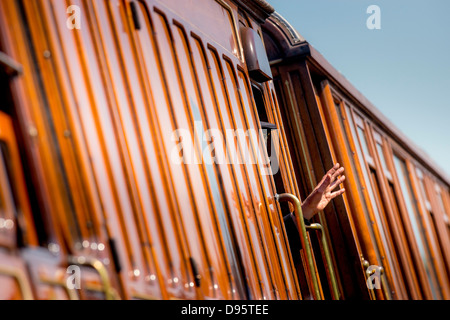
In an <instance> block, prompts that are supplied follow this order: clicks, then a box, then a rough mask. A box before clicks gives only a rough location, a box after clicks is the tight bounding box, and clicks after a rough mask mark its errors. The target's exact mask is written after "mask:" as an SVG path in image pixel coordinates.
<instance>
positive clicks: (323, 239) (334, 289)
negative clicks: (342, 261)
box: [306, 223, 339, 300]
mask: <svg viewBox="0 0 450 320" xmlns="http://www.w3.org/2000/svg"><path fill="white" fill-rule="evenodd" d="M306 229H310V230H318V231H320V234H321V237H320V238H321V242H322V247H323V251H324V254H325V260H326V264H327V268H328V273H329V275H330V281H331V289H332V293H333V299H334V300H339V288H338V284H337V280H336V274H335V272H334V267H333V261H332V259H331V253H330V249H329V246H328V239H327V236H326V235H325V230H324V229H323V226H322V225H321V224H320V223H312V224H311V225H309V226H306Z"/></svg>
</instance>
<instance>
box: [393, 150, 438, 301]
mask: <svg viewBox="0 0 450 320" xmlns="http://www.w3.org/2000/svg"><path fill="white" fill-rule="evenodd" d="M394 165H395V170H396V171H397V174H398V179H399V181H400V188H401V190H402V194H403V197H404V199H405V204H406V207H407V211H408V217H409V221H410V222H411V226H412V229H413V233H414V238H415V239H416V243H417V246H418V247H419V252H420V256H421V258H422V262H423V264H424V266H425V270H426V273H427V276H428V282H429V284H430V286H431V292H432V294H433V298H434V299H437V298H438V297H437V296H436V292H437V290H436V287H435V285H434V280H435V278H434V271H433V269H432V266H431V263H430V258H429V253H428V252H429V251H428V250H429V249H428V248H427V247H425V246H426V245H427V244H428V243H427V242H426V241H424V230H423V227H422V225H421V224H420V223H419V209H418V207H417V199H415V197H414V193H413V189H412V185H411V181H410V180H409V178H408V177H409V175H408V169H407V167H406V163H405V161H403V160H400V159H399V158H398V157H397V156H395V155H394Z"/></svg>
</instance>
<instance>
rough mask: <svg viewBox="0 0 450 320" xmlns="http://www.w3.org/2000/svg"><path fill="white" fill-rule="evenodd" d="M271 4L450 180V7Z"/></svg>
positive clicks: (407, 1)
mask: <svg viewBox="0 0 450 320" xmlns="http://www.w3.org/2000/svg"><path fill="white" fill-rule="evenodd" d="M268 2H269V3H270V4H271V5H272V6H273V7H274V8H275V9H276V11H278V12H279V13H280V14H281V15H282V16H283V17H285V18H286V19H287V20H288V21H289V22H290V23H291V24H292V26H293V27H294V28H295V29H296V30H297V31H298V32H299V33H300V34H301V35H302V36H303V37H304V38H305V39H306V40H307V41H308V42H309V43H311V44H312V45H313V46H314V47H315V48H316V49H317V50H318V51H319V52H320V53H322V55H323V56H324V57H325V58H326V59H327V60H328V61H329V62H330V63H331V64H332V65H333V66H334V67H335V68H336V69H337V70H339V71H340V72H341V73H342V74H343V75H344V76H345V77H346V78H347V79H348V80H349V81H350V82H351V83H352V84H353V85H354V86H355V87H356V88H357V89H358V90H359V91H360V92H361V93H363V94H364V95H365V96H366V97H367V98H368V99H369V100H370V101H371V102H372V103H373V104H374V105H375V106H376V107H377V108H378V109H379V110H380V111H381V112H382V113H383V114H384V115H385V116H386V117H387V118H389V119H390V120H391V121H392V123H393V124H395V125H396V126H397V127H398V128H399V129H400V130H401V131H402V132H403V133H405V135H406V136H408V137H409V138H410V139H411V140H412V141H413V142H414V143H415V144H416V145H417V146H419V147H420V148H421V149H422V150H424V151H425V152H426V153H427V154H428V155H429V156H430V157H431V158H432V159H433V160H434V162H435V163H436V164H437V165H438V166H440V167H441V168H442V169H444V171H445V172H446V173H447V176H450V1H449V0H428V1H425V0H422V1H418V0H379V1H375V0H372V1H366V0H308V1H306V0H268ZM370 5H378V6H379V7H380V9H381V29H380V30H369V29H368V28H367V27H366V21H367V19H368V18H369V16H370V14H368V13H366V10H367V8H368V7H369V6H370Z"/></svg>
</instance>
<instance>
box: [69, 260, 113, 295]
mask: <svg viewBox="0 0 450 320" xmlns="http://www.w3.org/2000/svg"><path fill="white" fill-rule="evenodd" d="M68 260H69V263H70V264H74V265H80V266H85V267H91V268H93V269H94V270H95V271H97V273H98V275H99V276H100V281H101V284H102V288H103V290H101V291H103V293H104V294H105V298H106V300H117V299H119V296H118V294H117V293H116V291H115V290H114V288H113V287H112V285H111V280H110V278H109V274H108V270H107V269H106V267H105V265H104V264H103V263H102V262H101V261H100V260H98V259H95V258H90V257H69V259H68Z"/></svg>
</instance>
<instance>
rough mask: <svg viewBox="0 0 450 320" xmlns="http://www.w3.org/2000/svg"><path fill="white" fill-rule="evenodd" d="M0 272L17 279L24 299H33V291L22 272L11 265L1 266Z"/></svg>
mask: <svg viewBox="0 0 450 320" xmlns="http://www.w3.org/2000/svg"><path fill="white" fill-rule="evenodd" d="M0 274H2V275H5V276H9V277H12V278H14V279H15V280H16V281H17V284H18V285H19V289H20V292H21V294H22V298H23V299H24V300H33V292H32V291H31V287H30V285H29V283H28V281H27V280H26V278H25V276H24V275H23V273H22V272H20V271H19V270H17V269H13V268H11V267H6V266H0Z"/></svg>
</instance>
